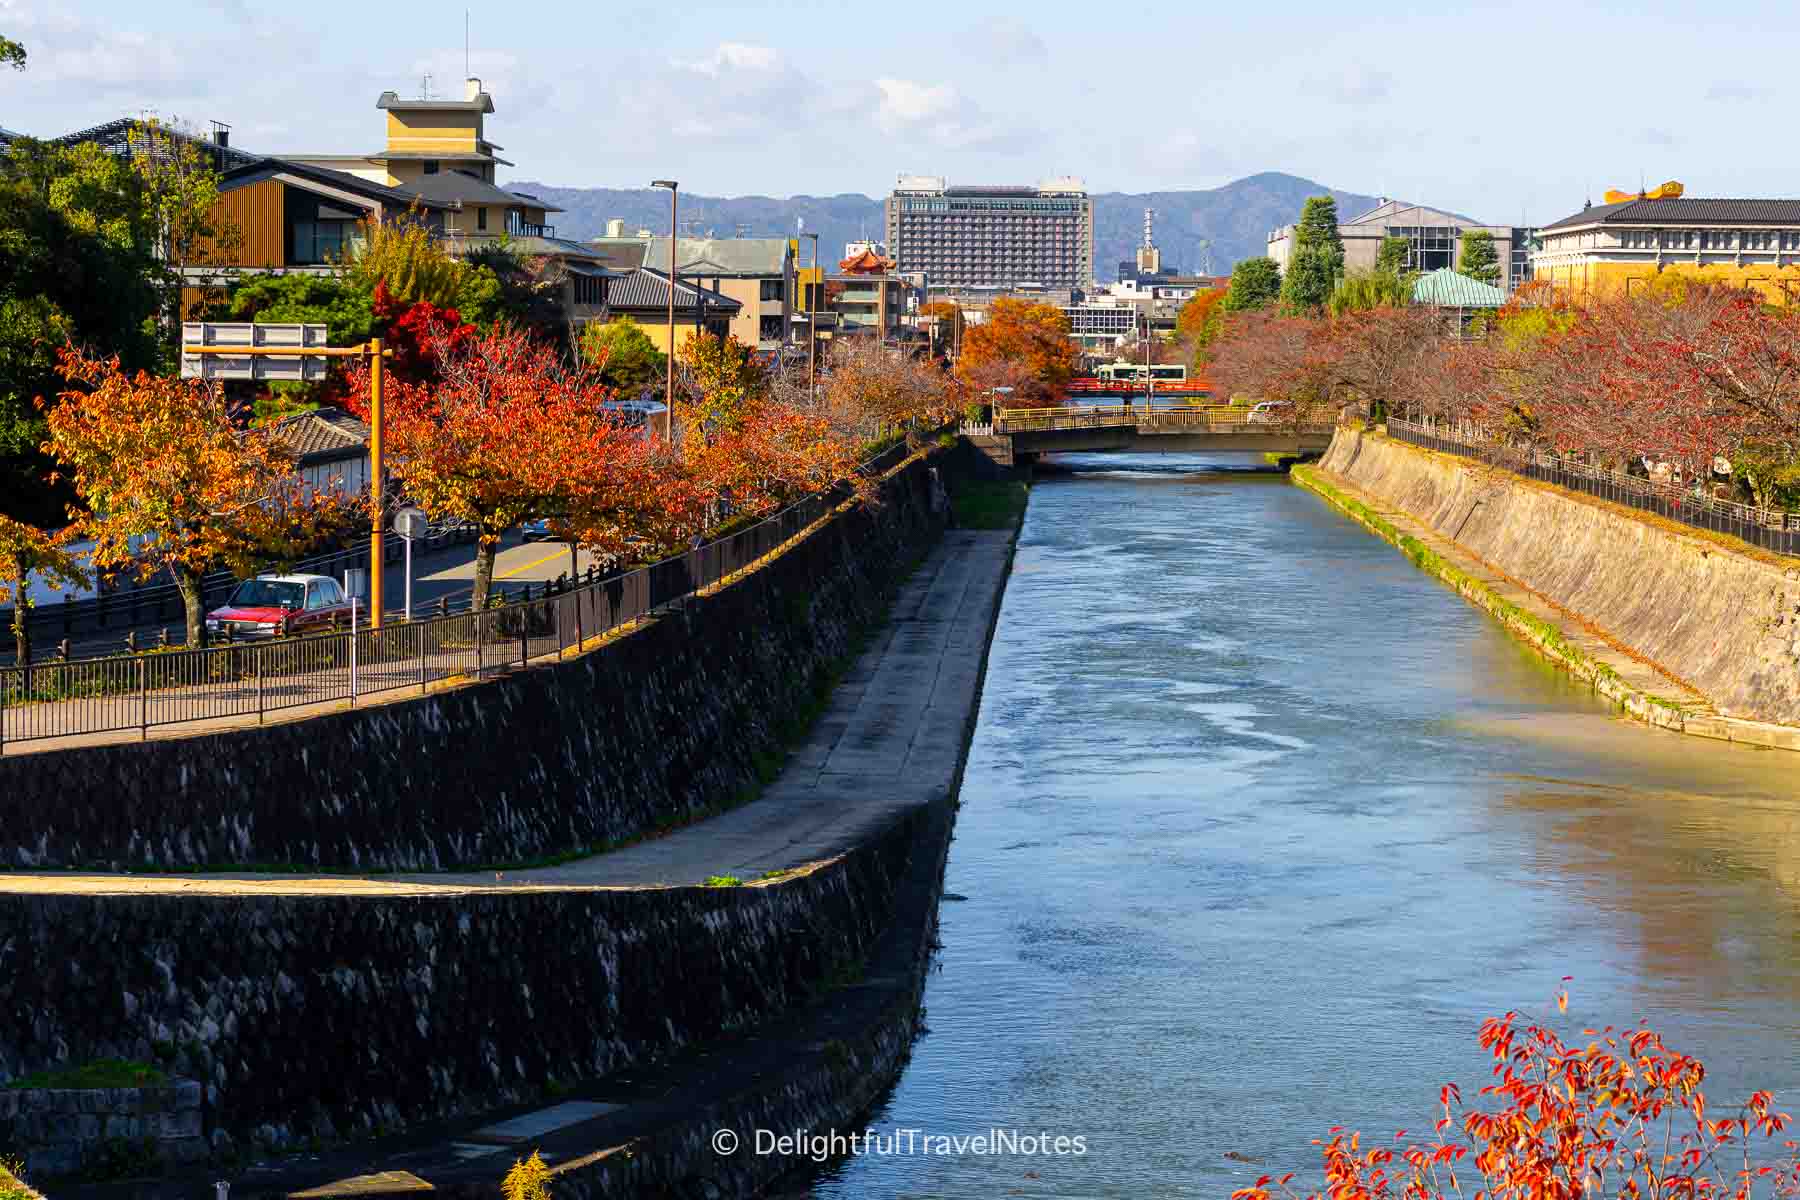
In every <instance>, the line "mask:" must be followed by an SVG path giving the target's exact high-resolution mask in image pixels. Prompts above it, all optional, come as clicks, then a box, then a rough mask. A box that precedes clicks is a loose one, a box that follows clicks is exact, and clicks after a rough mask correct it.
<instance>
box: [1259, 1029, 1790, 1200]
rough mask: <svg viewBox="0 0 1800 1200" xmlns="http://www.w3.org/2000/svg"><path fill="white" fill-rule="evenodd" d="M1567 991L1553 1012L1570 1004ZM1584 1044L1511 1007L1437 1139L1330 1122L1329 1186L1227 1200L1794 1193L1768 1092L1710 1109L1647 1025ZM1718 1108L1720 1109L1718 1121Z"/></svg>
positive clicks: (1443, 1102)
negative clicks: (1380, 1137)
mask: <svg viewBox="0 0 1800 1200" xmlns="http://www.w3.org/2000/svg"><path fill="white" fill-rule="evenodd" d="M1567 1005H1568V996H1567V994H1566V993H1563V994H1559V995H1558V997H1557V1006H1558V1008H1560V1009H1563V1010H1565V1011H1566V1009H1567ZM1582 1036H1583V1038H1584V1039H1586V1040H1585V1041H1584V1042H1582V1043H1581V1044H1579V1045H1569V1044H1567V1043H1565V1042H1564V1041H1563V1040H1562V1039H1561V1038H1560V1037H1558V1036H1557V1034H1556V1033H1555V1032H1554V1031H1553V1030H1551V1029H1550V1028H1549V1027H1548V1026H1547V1025H1545V1024H1542V1023H1540V1022H1537V1021H1533V1020H1530V1019H1528V1018H1524V1017H1521V1016H1520V1015H1519V1014H1518V1013H1516V1012H1509V1013H1507V1014H1506V1015H1505V1016H1502V1017H1494V1018H1490V1019H1489V1020H1487V1021H1485V1022H1483V1023H1482V1026H1481V1033H1480V1043H1481V1047H1482V1049H1483V1050H1485V1051H1486V1052H1487V1053H1488V1055H1489V1057H1491V1058H1492V1059H1493V1060H1494V1066H1493V1077H1494V1082H1493V1083H1490V1084H1488V1085H1487V1086H1485V1087H1483V1088H1482V1089H1481V1091H1480V1093H1479V1094H1480V1097H1481V1098H1482V1099H1483V1100H1485V1101H1486V1104H1485V1105H1482V1106H1479V1107H1477V1106H1471V1105H1468V1104H1465V1103H1464V1101H1463V1097H1462V1091H1461V1089H1459V1088H1458V1087H1457V1086H1456V1085H1455V1084H1447V1085H1445V1087H1444V1088H1443V1089H1442V1090H1441V1091H1440V1092H1439V1095H1438V1105H1439V1116H1438V1117H1437V1120H1436V1136H1435V1138H1433V1139H1432V1140H1429V1141H1424V1142H1410V1143H1404V1145H1402V1143H1403V1142H1404V1139H1405V1136H1406V1131H1405V1130H1404V1129H1403V1130H1400V1131H1399V1132H1398V1133H1396V1134H1395V1135H1394V1143H1395V1146H1394V1148H1389V1147H1387V1146H1383V1145H1376V1144H1373V1143H1372V1142H1371V1143H1365V1142H1364V1141H1363V1138H1362V1135H1361V1134H1358V1133H1346V1132H1345V1131H1344V1130H1343V1128H1342V1127H1333V1128H1332V1129H1331V1130H1330V1132H1329V1134H1328V1137H1327V1139H1325V1140H1321V1141H1316V1142H1315V1143H1314V1144H1315V1145H1317V1146H1319V1147H1320V1148H1321V1154H1322V1156H1323V1158H1324V1175H1325V1183H1324V1187H1323V1188H1321V1189H1318V1190H1310V1189H1304V1188H1303V1189H1300V1190H1299V1191H1296V1190H1295V1189H1294V1188H1293V1187H1292V1180H1293V1178H1294V1177H1293V1175H1291V1174H1288V1175H1283V1176H1282V1177H1281V1178H1280V1179H1274V1178H1272V1177H1270V1176H1267V1175H1265V1176H1263V1177H1262V1178H1260V1179H1258V1180H1257V1181H1256V1183H1255V1184H1254V1185H1253V1186H1251V1187H1247V1188H1240V1189H1238V1190H1237V1191H1234V1192H1233V1193H1232V1194H1231V1195H1232V1200H1274V1197H1277V1196H1282V1197H1296V1198H1297V1197H1298V1196H1299V1195H1301V1194H1302V1192H1304V1194H1305V1195H1306V1196H1308V1197H1310V1198H1312V1200H1324V1198H1329V1200H1445V1198H1447V1197H1476V1198H1480V1200H1602V1198H1606V1197H1619V1198H1620V1200H1727V1198H1730V1200H1752V1197H1754V1196H1756V1195H1757V1194H1759V1193H1761V1194H1765V1195H1771V1196H1779V1197H1790V1196H1794V1195H1796V1194H1800V1158H1797V1156H1796V1153H1795V1151H1796V1147H1795V1143H1794V1142H1792V1141H1786V1142H1783V1143H1781V1145H1780V1146H1779V1147H1775V1146H1773V1145H1770V1141H1771V1139H1773V1138H1774V1137H1775V1136H1776V1135H1777V1134H1779V1133H1780V1132H1781V1131H1782V1130H1783V1129H1785V1128H1786V1127H1787V1124H1788V1115H1787V1114H1786V1113H1782V1112H1777V1111H1776V1110H1775V1106H1774V1096H1773V1095H1772V1094H1771V1093H1769V1092H1766V1091H1759V1092H1752V1093H1751V1094H1750V1096H1749V1097H1748V1099H1746V1100H1745V1101H1744V1102H1743V1103H1742V1104H1741V1105H1739V1106H1738V1107H1737V1108H1736V1109H1734V1110H1724V1111H1719V1110H1715V1109H1713V1108H1712V1106H1711V1105H1710V1104H1709V1103H1708V1101H1707V1098H1706V1093H1705V1092H1704V1091H1703V1090H1702V1088H1701V1084H1702V1083H1703V1081H1704V1080H1705V1078H1706V1068H1705V1067H1704V1066H1703V1065H1702V1064H1701V1063H1700V1061H1699V1060H1698V1059H1696V1058H1694V1057H1693V1056H1691V1055H1688V1054H1682V1053H1680V1052H1678V1051H1675V1050H1671V1049H1670V1048H1669V1047H1668V1046H1667V1045H1665V1044H1664V1042H1663V1040H1662V1038H1661V1036H1659V1035H1658V1034H1657V1033H1656V1032H1655V1031H1654V1030H1651V1029H1648V1028H1646V1027H1644V1026H1642V1025H1638V1026H1634V1027H1631V1028H1628V1029H1622V1030H1615V1029H1613V1028H1612V1027H1611V1026H1608V1027H1607V1028H1605V1029H1602V1030H1593V1029H1588V1030H1583V1031H1582ZM1715 1114H1716V1115H1715Z"/></svg>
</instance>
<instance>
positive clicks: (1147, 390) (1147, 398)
mask: <svg viewBox="0 0 1800 1200" xmlns="http://www.w3.org/2000/svg"><path fill="white" fill-rule="evenodd" d="M1150 303H1151V305H1152V306H1154V305H1155V304H1156V301H1154V300H1152V301H1151V302H1150ZM1153 403H1154V399H1153V397H1152V395H1151V383H1150V309H1148V308H1146V309H1145V310H1144V420H1146V421H1148V420H1149V419H1150V406H1151V405H1152V404H1153Z"/></svg>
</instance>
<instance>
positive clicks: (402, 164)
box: [291, 79, 562, 242]
mask: <svg viewBox="0 0 1800 1200" xmlns="http://www.w3.org/2000/svg"><path fill="white" fill-rule="evenodd" d="M375 107H376V108H377V109H379V110H381V111H382V112H383V113H385V114H386V115H387V145H386V146H385V147H384V148H383V149H381V150H378V151H376V152H374V153H372V154H313V155H294V156H291V157H292V159H293V161H296V162H301V163H307V164H310V165H312V166H317V167H323V168H326V169H328V170H333V171H344V172H347V173H348V174H351V175H355V176H358V177H359V178H362V179H367V180H369V181H370V182H371V183H379V184H384V185H386V186H388V187H398V188H404V189H405V190H406V191H408V192H412V193H415V194H417V195H419V196H420V197H422V198H424V199H426V200H428V201H432V202H435V203H439V204H442V205H445V206H446V208H447V211H446V213H445V215H444V223H443V230H444V233H445V235H446V236H448V237H452V238H458V239H469V240H472V241H477V242H479V241H481V240H484V239H489V238H497V237H500V236H502V235H505V236H509V237H513V238H520V237H540V238H552V239H553V238H555V236H556V230H555V228H554V227H552V226H551V225H549V224H548V223H547V222H548V220H549V214H551V213H553V212H561V211H562V210H561V209H559V208H557V207H556V206H555V205H553V204H546V203H545V202H544V201H543V200H540V199H538V198H537V197H536V196H530V195H527V194H525V193H523V192H513V191H509V190H507V189H506V188H503V187H500V186H499V185H498V184H497V183H495V181H494V169H495V167H497V166H500V167H510V166H512V164H511V163H510V162H508V161H507V160H506V159H504V158H501V157H500V156H499V153H498V152H499V151H500V150H501V149H502V147H500V146H497V145H495V144H494V143H492V142H490V141H488V140H487V131H486V128H485V125H484V118H485V117H486V116H487V115H488V114H489V113H491V112H493V111H494V98H493V97H492V96H490V95H488V93H487V92H486V91H484V90H483V89H482V86H481V80H479V79H470V80H466V81H465V83H464V88H463V98H462V99H460V100H441V99H433V98H431V97H422V98H419V99H414V100H405V99H401V97H400V95H399V94H398V93H396V92H383V93H381V96H380V97H379V98H378V99H377V100H376V101H375Z"/></svg>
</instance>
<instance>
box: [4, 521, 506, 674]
mask: <svg viewBox="0 0 1800 1200" xmlns="http://www.w3.org/2000/svg"><path fill="white" fill-rule="evenodd" d="M474 540H475V530H474V529H473V528H438V529H434V530H433V531H432V532H431V534H430V536H428V537H425V538H422V539H420V540H419V541H418V542H417V543H415V544H414V552H415V553H430V552H431V551H434V550H439V549H442V548H443V547H446V546H454V545H466V544H467V543H469V542H472V541H474ZM383 542H384V545H383V547H382V557H383V559H384V560H385V561H386V562H387V563H389V564H393V563H397V562H399V561H400V557H401V554H402V552H403V550H404V546H403V545H402V543H401V540H400V538H399V537H397V536H394V535H388V536H386V537H384V539H383ZM369 551H370V545H369V536H368V533H367V531H366V530H365V531H364V532H363V534H362V535H361V536H360V537H358V538H355V539H354V544H353V545H351V546H348V547H346V548H344V549H341V550H332V551H328V552H325V553H322V554H315V555H313V556H311V557H309V558H305V559H302V560H300V561H298V562H296V563H294V564H293V567H292V569H293V570H294V571H296V572H299V573H303V574H308V575H326V576H330V577H331V578H333V579H339V578H342V577H343V574H344V572H345V571H348V570H355V569H366V568H367V567H368V566H369ZM238 583H239V579H238V577H237V576H236V575H235V574H233V573H232V572H230V571H214V572H212V573H210V574H208V575H206V576H205V577H204V578H202V579H201V581H200V594H201V603H202V605H204V606H205V607H207V608H212V607H215V606H217V605H219V604H223V603H224V602H225V599H226V598H227V597H228V596H230V595H231V591H232V589H233V588H235V587H237V585H238ZM185 613H186V610H185V609H184V608H183V606H182V602H181V593H180V592H178V591H177V590H176V589H175V585H174V584H172V583H155V584H145V585H142V586H135V587H121V588H119V589H117V590H115V591H110V592H105V593H102V594H101V595H98V596H88V597H84V598H82V599H76V598H75V597H74V596H72V595H69V594H67V593H64V595H63V596H62V597H61V598H60V599H58V600H54V601H51V602H50V603H48V604H37V605H33V606H32V607H31V608H29V609H27V610H26V614H25V627H26V629H27V630H28V631H29V632H30V634H31V637H32V640H33V641H34V642H38V643H40V644H41V643H47V642H55V641H56V640H58V639H64V640H67V639H78V640H81V641H85V642H92V641H95V640H97V639H98V638H100V637H101V636H107V640H108V643H109V644H110V645H112V646H115V647H116V646H117V645H118V644H119V641H117V640H113V639H114V638H118V639H120V640H122V638H123V633H124V631H126V630H130V629H134V628H143V627H146V626H156V625H176V626H181V625H182V623H183V622H184V621H185V619H186V616H185ZM12 616H13V614H12V609H10V608H0V629H6V628H11V626H12ZM9 652H10V647H9V646H6V645H3V644H0V655H4V654H7V653H9Z"/></svg>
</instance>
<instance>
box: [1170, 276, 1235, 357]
mask: <svg viewBox="0 0 1800 1200" xmlns="http://www.w3.org/2000/svg"><path fill="white" fill-rule="evenodd" d="M1224 302H1225V289H1224V288H1207V289H1205V290H1203V291H1198V292H1195V293H1194V294H1193V296H1192V298H1190V299H1189V300H1188V302H1187V303H1186V304H1183V305H1182V306H1181V311H1180V312H1178V313H1176V314H1175V336H1176V337H1177V338H1178V339H1179V340H1180V341H1181V343H1182V345H1184V346H1186V347H1187V348H1188V357H1189V359H1190V360H1191V361H1193V362H1195V363H1197V364H1198V363H1204V362H1206V361H1207V360H1208V358H1209V356H1210V353H1211V350H1212V344H1213V343H1214V342H1215V341H1217V340H1218V337H1219V331H1220V330H1221V329H1223V328H1224V324H1225V309H1224V307H1223V306H1224Z"/></svg>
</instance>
